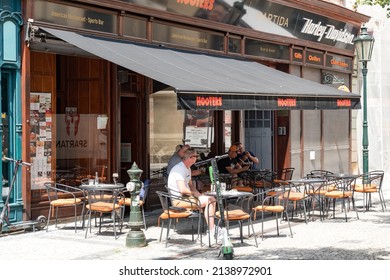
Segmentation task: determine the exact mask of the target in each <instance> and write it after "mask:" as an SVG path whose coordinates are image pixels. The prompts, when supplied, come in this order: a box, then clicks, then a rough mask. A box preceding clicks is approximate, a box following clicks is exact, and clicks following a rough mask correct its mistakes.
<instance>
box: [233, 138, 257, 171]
mask: <svg viewBox="0 0 390 280" xmlns="http://www.w3.org/2000/svg"><path fill="white" fill-rule="evenodd" d="M234 145H236V146H237V158H236V160H237V162H238V163H240V164H241V165H242V166H245V165H249V167H250V168H252V169H253V166H254V165H255V164H258V163H259V162H260V161H259V159H258V158H257V157H256V156H255V155H254V153H252V152H251V151H245V150H244V146H243V145H242V143H241V142H236V143H234Z"/></svg>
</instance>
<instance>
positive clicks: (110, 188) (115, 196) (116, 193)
mask: <svg viewBox="0 0 390 280" xmlns="http://www.w3.org/2000/svg"><path fill="white" fill-rule="evenodd" d="M79 187H80V189H82V190H83V191H85V192H86V193H87V197H88V203H89V204H94V205H95V204H100V203H106V204H107V202H108V203H109V204H111V205H112V206H113V205H116V204H117V203H118V201H119V200H120V199H124V195H123V194H122V193H121V191H122V190H124V189H125V187H124V185H123V184H122V183H98V184H88V185H86V184H81V185H80V186H79ZM86 207H87V208H86V210H87V211H85V213H89V218H88V224H89V227H91V212H92V211H95V210H91V208H89V207H88V206H87V205H86ZM122 207H123V206H122ZM122 211H123V209H120V212H119V214H118V215H116V214H115V210H114V207H113V209H112V211H111V213H110V215H111V220H112V222H113V225H114V235H115V239H116V238H117V234H116V222H115V217H116V216H117V217H118V218H119V224H122V223H123V214H122ZM101 215H102V214H101ZM101 215H100V221H99V232H100V230H101V225H102V216H101ZM90 230H91V229H90ZM120 230H122V226H120ZM87 232H88V229H86V232H85V238H86V237H87Z"/></svg>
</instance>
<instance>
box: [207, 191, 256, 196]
mask: <svg viewBox="0 0 390 280" xmlns="http://www.w3.org/2000/svg"><path fill="white" fill-rule="evenodd" d="M203 194H204V195H210V196H217V193H216V192H205V193H203ZM251 194H252V193H250V192H240V191H235V190H230V191H224V192H221V196H222V197H240V196H246V195H251Z"/></svg>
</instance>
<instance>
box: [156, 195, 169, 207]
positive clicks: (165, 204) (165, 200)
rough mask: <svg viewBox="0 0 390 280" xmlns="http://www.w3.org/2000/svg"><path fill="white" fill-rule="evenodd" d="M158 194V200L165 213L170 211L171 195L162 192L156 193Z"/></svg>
mask: <svg viewBox="0 0 390 280" xmlns="http://www.w3.org/2000/svg"><path fill="white" fill-rule="evenodd" d="M156 194H157V195H158V198H159V199H160V203H161V206H162V209H163V211H169V207H170V195H169V193H166V192H162V191H156Z"/></svg>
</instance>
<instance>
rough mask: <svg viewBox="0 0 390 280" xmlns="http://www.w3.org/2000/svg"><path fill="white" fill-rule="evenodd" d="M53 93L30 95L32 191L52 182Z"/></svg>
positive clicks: (33, 93)
mask: <svg viewBox="0 0 390 280" xmlns="http://www.w3.org/2000/svg"><path fill="white" fill-rule="evenodd" d="M51 101H52V100H51V93H43V92H32V93H31V94H30V127H31V130H30V156H31V162H32V166H31V189H43V188H44V185H43V183H44V182H47V181H51V170H52V168H51V156H52V142H51V141H52V107H51V105H52V102H51Z"/></svg>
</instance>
